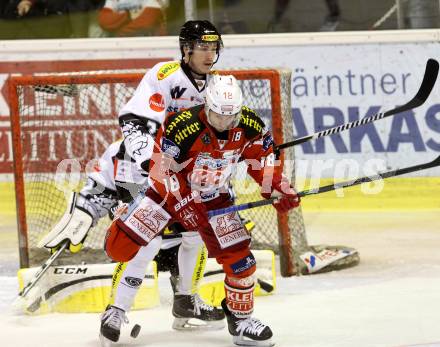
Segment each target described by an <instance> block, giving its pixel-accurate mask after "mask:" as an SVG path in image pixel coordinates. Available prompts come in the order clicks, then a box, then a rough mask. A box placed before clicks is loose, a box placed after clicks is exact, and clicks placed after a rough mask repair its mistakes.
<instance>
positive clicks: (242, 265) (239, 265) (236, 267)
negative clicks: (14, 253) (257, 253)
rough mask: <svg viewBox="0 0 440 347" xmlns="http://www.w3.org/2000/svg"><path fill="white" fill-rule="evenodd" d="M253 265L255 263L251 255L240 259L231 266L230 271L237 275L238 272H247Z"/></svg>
mask: <svg viewBox="0 0 440 347" xmlns="http://www.w3.org/2000/svg"><path fill="white" fill-rule="evenodd" d="M255 264H257V262H256V261H255V258H254V256H253V255H252V254H251V255H249V256H247V257H245V258H242V259H240V260H239V261H237V262H236V263H234V264H232V265H231V269H232V271H233V272H234V274H238V273H240V272H244V271H246V270H249V269H250V268H251V267H252V266H254V265H255Z"/></svg>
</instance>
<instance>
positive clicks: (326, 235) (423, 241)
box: [0, 212, 440, 347]
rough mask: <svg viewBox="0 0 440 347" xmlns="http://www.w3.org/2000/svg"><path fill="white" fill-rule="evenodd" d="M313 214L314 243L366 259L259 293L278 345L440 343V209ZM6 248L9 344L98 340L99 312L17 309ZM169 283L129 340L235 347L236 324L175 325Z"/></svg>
mask: <svg viewBox="0 0 440 347" xmlns="http://www.w3.org/2000/svg"><path fill="white" fill-rule="evenodd" d="M305 217H306V225H307V230H308V237H309V243H311V244H317V243H327V244H345V245H347V246H352V247H355V248H357V249H358V250H359V252H360V254H361V264H360V265H359V266H357V267H355V268H352V269H347V270H344V271H339V272H333V273H328V274H322V275H314V276H302V277H295V278H278V283H277V285H278V288H277V292H276V294H275V295H273V296H269V297H257V298H256V305H255V306H256V309H255V316H256V317H258V318H260V319H261V320H263V321H264V322H265V323H267V324H269V325H270V326H271V327H272V329H273V331H274V341H275V342H276V343H277V344H276V345H277V346H284V347H287V346H288V347H291V346H292V347H294V346H298V347H315V346H316V347H318V346H320V347H321V346H325V347H333V346H341V347H376V346H377V347H382V346H383V347H398V346H399V347H400V346H405V347H407V346H413V345H417V346H419V347H433V346H437V347H438V346H440V315H439V312H440V218H439V217H438V212H418V213H407V212H405V213H401V212H396V213H390V212H388V213H378V212H371V213H361V214H349V215H347V214H342V213H339V214H334V213H326V214H322V213H321V214H318V213H313V214H312V213H309V214H307V213H306V215H305ZM5 235H6V233H3V232H2V233H1V236H0V241H2V244H6V245H10V244H12V243H11V242H10V240H9V241H8V240H6V239H5V237H7V236H5ZM12 235H15V234H12ZM9 237H11V236H9ZM13 246H14V245H13ZM0 252H1V253H0V255H1V258H0V259H1V260H0V281H1V286H0V294H1V300H0V312H1V313H0V327H1V332H2V333H1V341H2V342H1V346H11V347H22V346H44V347H46V346H47V347H50V346H62V347H70V346H75V347H77V346H99V340H98V329H99V315H98V314H50V315H44V316H34V317H32V316H24V315H16V314H14V313H12V312H11V310H10V303H11V301H12V300H13V298H14V295H15V293H16V290H17V284H16V277H15V271H16V267H17V265H16V261H17V259H18V257H17V254H16V253H15V249H14V248H13V247H12V246H11V247H9V246H7V247H5V248H4V249H3V250H2V251H0ZM160 286H161V288H162V291H161V305H160V307H158V308H155V309H151V310H146V311H137V312H132V313H130V314H129V319H130V322H131V324H135V323H138V324H140V325H142V330H141V332H140V334H139V337H138V338H137V339H132V338H130V337H129V331H128V330H129V329H126V330H125V331H124V333H123V336H122V338H121V345H125V346H151V347H159V346H160V347H171V346H173V347H174V346H182V347H186V346H188V347H189V346H191V347H193V346H195V345H199V346H208V347H211V346H219V347H220V346H225V347H226V346H231V345H232V342H231V338H230V336H229V334H228V333H227V330H222V331H217V332H212V331H211V332H203V333H200V332H197V333H193V332H183V333H182V332H176V331H173V330H172V329H171V323H172V316H171V291H170V289H169V284H168V279H167V278H166V276H163V275H162V276H160Z"/></svg>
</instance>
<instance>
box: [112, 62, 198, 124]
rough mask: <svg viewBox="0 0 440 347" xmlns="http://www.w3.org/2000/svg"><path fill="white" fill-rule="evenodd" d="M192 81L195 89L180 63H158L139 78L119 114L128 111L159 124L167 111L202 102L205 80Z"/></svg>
mask: <svg viewBox="0 0 440 347" xmlns="http://www.w3.org/2000/svg"><path fill="white" fill-rule="evenodd" d="M195 83H196V84H197V85H198V89H197V88H196V86H195V85H194V84H193V82H192V81H191V80H190V79H189V77H188V76H187V75H186V74H185V72H184V71H183V69H182V67H181V66H180V62H178V61H169V62H165V63H158V64H156V65H155V66H153V68H152V69H151V70H150V71H148V72H147V73H146V74H145V76H144V77H143V78H142V81H141V82H140V84H139V85H138V87H137V88H136V91H135V93H134V95H133V96H132V98H131V99H130V100H129V101H128V102H127V104H125V106H124V107H122V109H121V110H120V112H119V116H123V115H125V114H128V113H132V114H135V115H137V116H141V117H144V118H147V119H152V120H155V121H156V122H158V123H160V124H162V122H163V121H164V119H165V115H166V114H167V113H169V112H178V111H181V110H182V109H187V108H190V107H194V106H196V105H200V104H203V103H204V102H205V101H204V96H205V81H203V80H195Z"/></svg>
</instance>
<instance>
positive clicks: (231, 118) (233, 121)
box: [207, 110, 241, 131]
mask: <svg viewBox="0 0 440 347" xmlns="http://www.w3.org/2000/svg"><path fill="white" fill-rule="evenodd" d="M207 117H208V122H209V124H210V125H211V126H213V127H214V128H215V129H216V130H217V131H225V130H230V129H232V128H235V127H236V126H237V125H238V123H239V121H240V118H241V111H240V112H238V113H234V114H231V115H224V114H219V113H217V112H214V111H212V110H209V111H208V116H207Z"/></svg>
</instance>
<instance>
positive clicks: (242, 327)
mask: <svg viewBox="0 0 440 347" xmlns="http://www.w3.org/2000/svg"><path fill="white" fill-rule="evenodd" d="M222 307H223V311H224V312H225V314H226V319H227V321H228V330H229V333H230V334H231V335H232V342H234V344H236V345H238V346H258V347H271V346H274V345H275V343H273V342H272V340H271V338H272V335H273V334H272V330H271V329H270V328H269V326H267V325H265V324H263V323H262V322H260V320H258V319H256V318H253V317H248V318H239V317H237V316H235V315H234V314H233V313H232V312H231V311H229V309H228V307H227V306H226V301H225V299H223V301H222Z"/></svg>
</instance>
